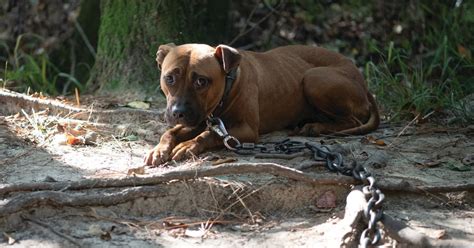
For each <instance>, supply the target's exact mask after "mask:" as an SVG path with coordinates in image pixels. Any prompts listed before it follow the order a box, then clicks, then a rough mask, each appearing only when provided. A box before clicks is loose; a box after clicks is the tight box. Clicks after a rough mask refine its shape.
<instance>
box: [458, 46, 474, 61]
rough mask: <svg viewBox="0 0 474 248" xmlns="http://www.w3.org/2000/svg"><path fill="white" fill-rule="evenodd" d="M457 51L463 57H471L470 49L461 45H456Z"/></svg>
mask: <svg viewBox="0 0 474 248" xmlns="http://www.w3.org/2000/svg"><path fill="white" fill-rule="evenodd" d="M458 53H459V55H461V57H463V58H468V59H471V50H469V49H467V48H466V47H464V46H463V45H458Z"/></svg>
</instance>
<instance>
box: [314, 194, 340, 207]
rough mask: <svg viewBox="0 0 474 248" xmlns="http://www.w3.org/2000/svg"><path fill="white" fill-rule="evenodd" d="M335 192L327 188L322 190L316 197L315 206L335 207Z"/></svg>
mask: <svg viewBox="0 0 474 248" xmlns="http://www.w3.org/2000/svg"><path fill="white" fill-rule="evenodd" d="M336 199H337V197H336V194H335V193H334V191H332V190H329V191H326V192H324V193H323V194H322V195H321V196H319V197H318V199H317V200H316V207H317V208H323V209H328V208H335V207H336Z"/></svg>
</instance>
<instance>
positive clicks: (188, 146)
mask: <svg viewBox="0 0 474 248" xmlns="http://www.w3.org/2000/svg"><path fill="white" fill-rule="evenodd" d="M200 152H201V151H200V149H199V144H198V143H197V142H196V141H194V140H189V141H186V142H183V143H180V144H179V145H177V146H176V147H175V148H174V149H173V151H172V152H171V157H172V159H173V160H183V159H185V158H188V157H192V156H195V155H198V154H199V153H200Z"/></svg>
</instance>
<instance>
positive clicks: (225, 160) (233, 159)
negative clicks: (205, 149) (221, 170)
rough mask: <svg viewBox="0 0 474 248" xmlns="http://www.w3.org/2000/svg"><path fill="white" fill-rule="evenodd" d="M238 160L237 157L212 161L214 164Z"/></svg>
mask: <svg viewBox="0 0 474 248" xmlns="http://www.w3.org/2000/svg"><path fill="white" fill-rule="evenodd" d="M235 161H237V159H236V158H230V157H229V158H220V159H217V160H215V161H212V165H220V164H225V163H232V162H235Z"/></svg>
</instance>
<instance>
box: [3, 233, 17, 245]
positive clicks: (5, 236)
mask: <svg viewBox="0 0 474 248" xmlns="http://www.w3.org/2000/svg"><path fill="white" fill-rule="evenodd" d="M3 239H4V240H5V241H6V242H7V244H9V245H13V244H14V243H15V242H16V239H14V238H13V237H12V236H11V235H10V234H8V233H6V232H4V233H3Z"/></svg>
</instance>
